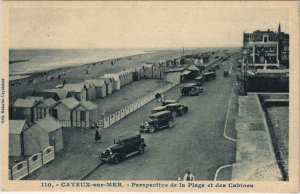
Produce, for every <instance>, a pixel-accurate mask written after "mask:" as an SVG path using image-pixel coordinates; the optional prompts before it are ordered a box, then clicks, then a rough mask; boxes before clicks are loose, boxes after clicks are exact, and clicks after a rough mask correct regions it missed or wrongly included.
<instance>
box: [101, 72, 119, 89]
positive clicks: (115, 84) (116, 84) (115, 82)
mask: <svg viewBox="0 0 300 194" xmlns="http://www.w3.org/2000/svg"><path fill="white" fill-rule="evenodd" d="M103 77H107V78H111V79H112V82H113V84H112V85H113V90H120V89H121V80H120V77H119V74H104V76H103Z"/></svg>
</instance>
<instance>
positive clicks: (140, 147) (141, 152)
mask: <svg viewBox="0 0 300 194" xmlns="http://www.w3.org/2000/svg"><path fill="white" fill-rule="evenodd" d="M144 151H145V148H144V146H142V145H140V146H139V153H140V154H143V153H144Z"/></svg>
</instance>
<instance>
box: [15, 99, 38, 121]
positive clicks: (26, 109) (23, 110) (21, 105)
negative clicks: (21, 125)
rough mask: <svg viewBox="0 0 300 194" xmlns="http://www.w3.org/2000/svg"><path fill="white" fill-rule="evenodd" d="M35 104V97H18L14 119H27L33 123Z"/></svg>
mask: <svg viewBox="0 0 300 194" xmlns="http://www.w3.org/2000/svg"><path fill="white" fill-rule="evenodd" d="M35 104H36V101H35V99H17V100H16V101H15V103H14V104H13V119H15V120H26V121H28V122H29V123H33V122H34V116H33V115H34V113H33V107H34V105H35Z"/></svg>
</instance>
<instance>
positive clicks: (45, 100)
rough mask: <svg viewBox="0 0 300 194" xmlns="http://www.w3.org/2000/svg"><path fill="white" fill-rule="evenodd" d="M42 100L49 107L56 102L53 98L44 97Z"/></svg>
mask: <svg viewBox="0 0 300 194" xmlns="http://www.w3.org/2000/svg"><path fill="white" fill-rule="evenodd" d="M42 102H43V103H44V104H45V105H47V107H51V106H53V105H54V104H56V103H57V102H56V101H55V100H54V99H53V98H47V99H44V100H42Z"/></svg>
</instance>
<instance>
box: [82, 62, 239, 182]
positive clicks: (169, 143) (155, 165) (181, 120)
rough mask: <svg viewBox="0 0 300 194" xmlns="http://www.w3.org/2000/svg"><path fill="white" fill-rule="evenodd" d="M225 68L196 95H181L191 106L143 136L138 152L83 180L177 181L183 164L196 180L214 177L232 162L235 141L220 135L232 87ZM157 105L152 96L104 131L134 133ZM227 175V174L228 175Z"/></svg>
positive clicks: (101, 168)
mask: <svg viewBox="0 0 300 194" xmlns="http://www.w3.org/2000/svg"><path fill="white" fill-rule="evenodd" d="M229 68H230V65H229V64H226V65H224V66H221V69H220V70H218V71H217V78H216V79H215V80H213V81H211V82H206V83H205V84H204V86H203V87H204V92H203V93H202V94H200V95H199V96H195V97H182V98H181V99H180V102H181V103H182V104H185V105H187V106H188V107H189V108H190V111H189V112H188V113H187V114H186V115H184V116H183V117H178V118H176V121H175V123H176V125H175V126H174V127H173V128H171V129H165V130H161V131H157V132H156V133H154V134H143V135H142V136H143V137H144V138H145V141H146V144H147V147H146V150H145V153H144V154H143V155H137V156H134V157H132V158H130V159H127V160H125V161H122V162H121V163H119V164H118V165H114V164H104V165H102V166H100V167H99V168H98V169H97V170H96V171H95V172H94V173H92V174H91V175H90V176H89V177H88V179H89V180H176V179H177V177H178V176H181V177H182V176H183V174H184V172H185V170H186V169H187V168H188V169H190V170H191V171H192V173H193V174H194V175H195V177H196V180H213V179H214V175H215V172H216V170H217V169H218V168H219V167H221V166H223V165H226V164H232V163H234V161H235V149H236V142H234V141H230V140H228V139H225V138H224V137H223V130H224V124H225V119H226V113H227V109H228V104H229V103H228V102H229V99H230V98H231V93H232V91H235V90H232V87H233V86H234V85H235V84H234V82H235V76H234V75H232V74H231V75H230V76H229V77H228V78H224V77H223V70H224V69H226V70H229ZM232 73H233V72H232ZM179 87H180V86H176V87H175V88H173V89H172V90H170V91H169V92H168V94H167V96H173V97H174V96H176V94H177V93H178V95H179ZM158 105H159V103H158V102H155V101H153V102H151V103H149V104H147V105H146V106H144V107H143V108H141V109H140V110H138V111H137V112H135V113H133V114H131V115H129V116H128V117H127V118H126V119H123V120H122V121H120V122H118V123H116V124H115V125H113V126H111V127H110V128H108V129H107V130H113V131H114V132H113V134H115V135H117V134H121V135H125V134H128V133H137V132H138V125H139V124H140V123H142V122H143V121H145V120H146V118H147V115H149V113H150V110H151V109H152V108H154V107H156V106H158ZM228 123H232V122H228ZM233 127H234V126H233V125H232V124H230V126H227V130H233ZM229 134H230V133H229ZM112 138H114V137H112ZM230 176H231V175H230V174H228V176H227V177H228V179H230ZM223 177H224V176H223Z"/></svg>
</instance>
